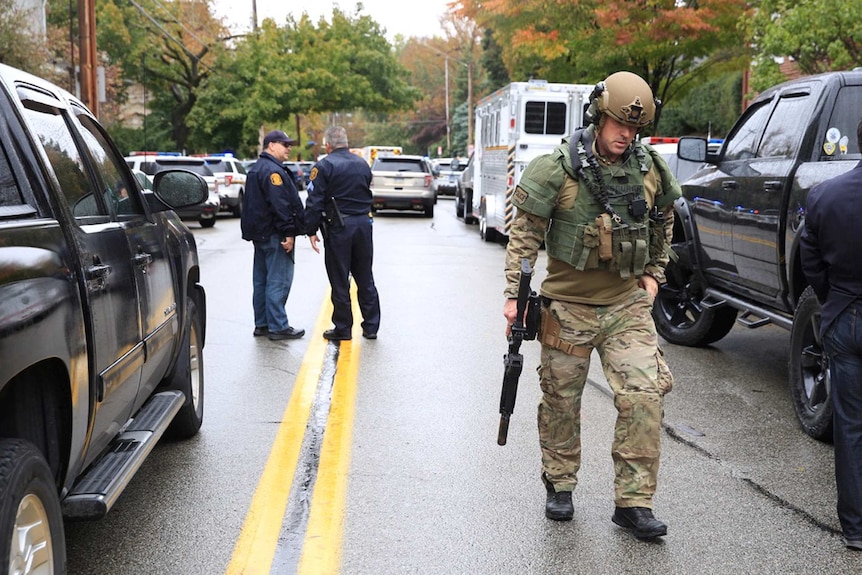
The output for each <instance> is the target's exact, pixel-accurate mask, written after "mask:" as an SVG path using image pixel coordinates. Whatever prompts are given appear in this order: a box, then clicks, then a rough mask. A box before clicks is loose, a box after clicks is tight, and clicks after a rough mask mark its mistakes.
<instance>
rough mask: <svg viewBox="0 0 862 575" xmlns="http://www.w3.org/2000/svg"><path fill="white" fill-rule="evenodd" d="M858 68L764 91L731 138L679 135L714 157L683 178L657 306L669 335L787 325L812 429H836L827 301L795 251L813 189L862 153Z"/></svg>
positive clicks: (818, 433)
mask: <svg viewBox="0 0 862 575" xmlns="http://www.w3.org/2000/svg"><path fill="white" fill-rule="evenodd" d="M860 119H862V70H860V69H857V70H854V71H849V72H831V73H826V74H821V75H816V76H809V77H805V78H801V79H797V80H792V81H789V82H786V83H784V84H781V85H778V86H775V87H773V88H770V89H769V90H767V91H765V92H763V93H762V94H760V95H759V96H758V97H757V98H756V100H755V101H754V102H753V103H752V104H751V106H750V107H749V108H748V109H746V111H745V112H744V113H743V115H742V116H741V117H740V118H739V120H738V121H737V122H736V124H735V126H734V127H733V129H732V130H731V132H730V134H729V135H728V137H727V138H726V139H725V141H724V144H723V146H722V147H721V149H720V150H719V151H718V152H716V153H709V152H708V150H707V142H706V140H705V139H702V138H682V139H681V140H680V142H679V148H678V155H679V157H681V158H683V159H686V160H694V161H699V162H706V163H705V164H704V166H703V167H702V168H701V169H700V170H699V171H698V172H697V173H696V174H695V175H694V176H692V177H691V178H690V179H688V180H686V181H685V182H684V183H683V186H682V188H683V197H682V198H680V200H678V202H677V204H676V206H675V208H676V216H677V217H676V223H675V228H674V240H673V241H674V244H673V249H674V251H675V252H676V256H677V257H676V258H674V259H672V261H671V264H670V265H669V266H668V270H667V271H668V273H667V276H668V280H667V284H666V285H665V286H663V287H662V288H661V290H660V292H659V296H658V297H657V298H656V303H655V307H654V310H653V315H654V317H655V321H656V326H657V328H658V332H659V334H660V335H661V336H662V337H663V338H664V339H666V340H667V341H669V342H670V343H674V344H679V345H687V346H704V345H708V344H710V343H713V342H715V341H718V340H719V339H721V338H722V337H724V336H725V335H727V333H728V332H729V331H730V330H731V328H732V327H733V326H734V324H735V322H738V323H740V324H742V325H744V326H747V327H749V328H757V327H760V326H763V325H766V324H769V323H772V324H775V325H778V326H781V327H783V328H786V329H788V330H789V331H790V361H789V364H790V365H789V372H790V374H789V375H790V388H791V395H792V399H793V404H794V408H795V411H796V415H797V417H798V418H799V421H800V423H801V425H802V427H803V429H804V430H805V431H806V433H808V434H809V435H810V436H812V437H815V438H817V439H821V440H826V441H828V440H829V439H830V438H831V433H832V405H831V403H830V398H829V369H828V368H829V366H828V361H827V359H826V357H825V355H824V353H823V351H822V348H821V344H820V340H819V335H818V329H817V327H818V325H819V319H820V318H819V316H820V306H819V303H818V302H817V298H816V297H815V295H814V293H813V291H812V290H811V288H810V287H809V286H808V283H807V281H806V279H805V276H804V274H803V273H802V270H801V266H800V261H799V245H798V244H799V235H800V232H801V230H802V223H803V221H804V218H805V200H806V197H807V194H808V192H809V190H811V188H812V187H813V186H814V185H815V184H817V183H818V182H821V181H823V180H826V179H829V178H832V177H834V176H837V175H839V174H841V173H843V172H845V171H847V170H849V169H851V168H852V167H854V166H855V165H856V164H857V163H858V162H859V160H860V158H862V155H860V150H859V149H858V145H857V139H856V127H857V124H858V123H859V120H860Z"/></svg>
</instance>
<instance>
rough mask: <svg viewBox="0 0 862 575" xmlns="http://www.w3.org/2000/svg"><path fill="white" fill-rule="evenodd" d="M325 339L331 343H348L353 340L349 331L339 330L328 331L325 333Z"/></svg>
mask: <svg viewBox="0 0 862 575" xmlns="http://www.w3.org/2000/svg"><path fill="white" fill-rule="evenodd" d="M323 337H325V338H326V339H328V340H329V341H347V340H349V339H351V338H352V336H351V335H350V332H349V331H338V330H337V329H328V330H326V331H325V332H323Z"/></svg>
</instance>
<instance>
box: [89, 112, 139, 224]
mask: <svg viewBox="0 0 862 575" xmlns="http://www.w3.org/2000/svg"><path fill="white" fill-rule="evenodd" d="M78 120H79V121H80V122H81V125H82V126H83V127H84V131H83V132H82V135H83V136H84V141H85V142H86V144H87V148H88V149H89V151H90V157H91V158H92V160H93V165H94V166H95V168H96V171H97V172H98V173H99V176H101V178H102V183H103V184H104V186H105V191H104V197H105V203H107V204H108V205H109V206H110V207H111V209H112V210H113V211H114V213H115V214H117V215H129V214H143V213H144V210H143V208H142V207H141V205H140V203H139V201H138V200H139V198H138V194H137V192H136V191H135V187H134V184H132V183H131V182H130V181H128V180H126V178H125V175H124V174H125V172H124V171H123V169H122V164H123V159H122V158H118V157H117V156H116V155H114V153H113V152H112V151H111V146H110V144H108V141H107V139H106V137H105V135H104V134H103V133H102V131H101V130H100V129H99V127H98V126H97V125H96V124H95V122H94V121H93V120H92V118H90V117H89V116H86V115H83V114H81V115H79V116H78Z"/></svg>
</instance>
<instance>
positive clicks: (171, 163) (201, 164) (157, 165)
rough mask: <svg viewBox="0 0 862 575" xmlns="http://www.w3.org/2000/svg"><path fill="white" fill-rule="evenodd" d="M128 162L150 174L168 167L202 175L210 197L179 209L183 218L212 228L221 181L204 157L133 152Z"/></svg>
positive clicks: (134, 167) (169, 153)
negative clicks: (194, 220) (200, 202)
mask: <svg viewBox="0 0 862 575" xmlns="http://www.w3.org/2000/svg"><path fill="white" fill-rule="evenodd" d="M124 159H125V161H126V164H127V165H128V166H129V167H130V168H131V169H132V170H133V171H134V170H139V171H141V172H143V173H145V174H147V175H148V176H154V175H156V174H157V173H158V172H161V171H163V170H168V169H178V168H179V169H183V170H187V171H189V172H194V173H195V174H198V175H199V176H201V177H202V178H203V179H204V180H205V181H206V183H207V188H209V197H208V198H207V200H206V201H204V202H203V203H202V204H198V205H196V206H192V207H191V208H184V209H183V210H180V211H177V214H178V215H179V216H180V217H181V218H183V219H196V220H197V221H198V223H199V224H200V225H201V227H202V228H211V227H213V226H214V225H215V223H216V216H217V215H218V211H219V205H220V200H219V194H218V191H219V181H218V178H216V176H215V174H213V172H212V170H210V169H209V167H208V166H207V165H206V161H204V159H203V158H193V157H190V156H183V155H181V154H177V153H173V152H132V153H131V154H130V155H128V156H126V157H125V158H124Z"/></svg>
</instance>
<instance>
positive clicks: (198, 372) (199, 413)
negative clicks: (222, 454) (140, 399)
mask: <svg viewBox="0 0 862 575" xmlns="http://www.w3.org/2000/svg"><path fill="white" fill-rule="evenodd" d="M186 307H187V317H186V326H185V336H183V343H182V345H183V347H182V349H181V350H180V356H179V357H178V358H177V364H176V365H175V366H174V371H173V372H172V373H171V376H170V377H169V378H168V381H167V385H166V387H167V389H176V390H179V391H182V392H183V394H185V396H186V401H185V403H183V406H182V408H180V411H179V412H178V413H177V415H176V417H174V420H173V421H172V422H171V425H170V427H169V428H168V434H169V435H170V436H171V437H174V438H177V439H187V438H189V437H192V436H194V435H195V434H197V432H198V430H200V428H201V424H202V423H203V420H204V356H203V347H202V345H203V337H202V336H203V334H202V333H201V331H202V329H201V318H200V316H199V315H198V308H197V306H196V305H195V302H194V301H192V299H191V298H187V299H186Z"/></svg>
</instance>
